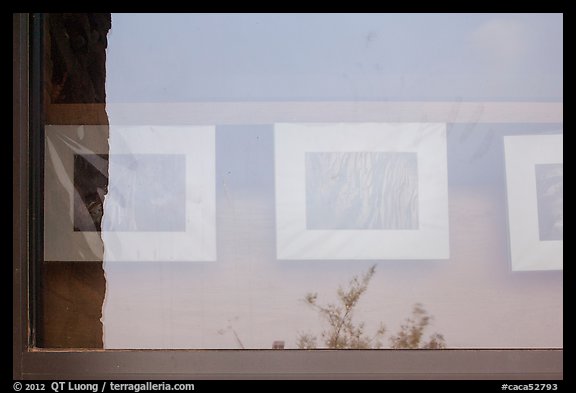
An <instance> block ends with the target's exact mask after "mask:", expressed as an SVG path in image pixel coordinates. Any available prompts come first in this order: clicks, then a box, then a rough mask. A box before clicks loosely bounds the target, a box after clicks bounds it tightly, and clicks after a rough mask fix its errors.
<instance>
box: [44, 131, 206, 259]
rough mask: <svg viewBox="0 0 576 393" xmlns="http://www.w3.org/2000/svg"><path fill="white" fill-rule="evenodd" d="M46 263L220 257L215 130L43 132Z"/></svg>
mask: <svg viewBox="0 0 576 393" xmlns="http://www.w3.org/2000/svg"><path fill="white" fill-rule="evenodd" d="M44 225H45V231H44V234H45V249H44V258H45V260H47V261H90V260H97V261H98V260H103V259H105V260H106V261H212V260H215V259H216V229H215V226H216V224H215V129H214V127H209V126H205V127H166V126H162V127H161V126H138V127H136V126H129V127H118V126H110V127H108V126H46V163H45V223H44Z"/></svg>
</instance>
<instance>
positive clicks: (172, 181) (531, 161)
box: [36, 14, 563, 349]
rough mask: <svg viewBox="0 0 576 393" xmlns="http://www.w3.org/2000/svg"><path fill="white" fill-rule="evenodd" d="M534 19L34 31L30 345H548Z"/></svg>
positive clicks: (553, 310) (149, 23) (335, 20)
mask: <svg viewBox="0 0 576 393" xmlns="http://www.w3.org/2000/svg"><path fill="white" fill-rule="evenodd" d="M562 28H563V18H562V15H560V14H432V15H420V14H410V15H405V14H240V15H229V14H217V15H216V14H214V15H213V14H185V15H175V14H49V15H47V17H46V44H45V51H44V52H45V53H44V56H45V62H44V64H45V68H44V102H45V104H44V115H45V122H44V125H45V127H44V134H43V137H44V147H45V153H44V172H43V173H44V184H43V193H44V195H43V202H44V250H43V261H41V262H42V263H41V268H40V269H39V271H38V275H39V279H40V280H39V281H40V282H39V286H38V288H39V289H40V291H39V292H38V296H39V302H38V303H37V307H38V310H37V311H38V313H39V315H40V318H39V319H38V326H37V327H36V335H37V341H36V342H37V344H38V346H39V347H42V348H105V349H272V348H274V349H296V348H336V349H349V348H354V349H357V348H374V349H376V348H383V349H386V348H392V349H399V348H429V349H441V348H452V349H453V348H506V349H512V348H562V346H563V341H562V336H563V328H562V325H563V324H562V319H563V313H562V307H563V297H562V289H563V288H562V277H563V273H562V266H563V255H562V244H563V157H562V151H563V149H562V145H563V139H562V138H563V118H562V103H563V88H562V86H563V52H562V47H563V36H562Z"/></svg>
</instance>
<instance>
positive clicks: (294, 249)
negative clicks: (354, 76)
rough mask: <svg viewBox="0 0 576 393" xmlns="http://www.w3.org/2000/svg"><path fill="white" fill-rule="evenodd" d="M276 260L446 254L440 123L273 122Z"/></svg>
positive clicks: (417, 257) (445, 196)
mask: <svg viewBox="0 0 576 393" xmlns="http://www.w3.org/2000/svg"><path fill="white" fill-rule="evenodd" d="M274 137H275V157H276V161H275V171H276V242H277V257H278V259H283V260H284V259H285V260H296V259H299V260H301V259H310V260H318V259H414V260H421V259H446V258H448V257H449V251H450V247H449V238H448V235H449V233H448V180H447V160H446V125H445V124H443V123H442V124H440V123H390V124H374V123H358V124H348V123H341V124H327V123H314V124H276V125H275V133H274Z"/></svg>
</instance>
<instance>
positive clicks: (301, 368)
mask: <svg viewBox="0 0 576 393" xmlns="http://www.w3.org/2000/svg"><path fill="white" fill-rule="evenodd" d="M35 17H38V15H30V14H13V277H12V278H13V378H14V379H280V378H281V379H500V380H503V379H506V380H512V379H521V380H522V379H523V380H526V379H533V380H536V379H538V380H544V379H562V378H563V350H561V349H538V350H532V349H513V350H507V349H498V350H485V349H476V350H468V349H461V350H457V349H456V350H451V349H445V350H345V351H338V350H313V351H306V350H282V351H278V350H132V351H126V350H123V351H116V350H106V351H104V350H74V349H71V350H58V351H56V350H44V349H39V348H37V347H35V345H34V342H33V341H31V337H33V334H32V329H31V326H33V324H32V323H31V317H32V318H33V313H31V312H30V310H33V304H34V302H35V295H34V294H32V295H29V294H30V292H29V291H30V289H32V286H33V280H34V276H33V275H30V274H29V273H30V271H31V270H32V271H33V268H32V267H33V264H34V263H35V261H37V258H38V254H37V253H38V250H37V249H35V244H36V241H35V240H34V239H35V237H37V236H40V234H39V233H38V231H37V230H34V227H35V228H38V222H37V219H41V217H35V214H34V209H36V208H37V202H38V201H36V202H35V199H34V198H31V196H32V195H34V194H33V190H34V188H35V187H38V186H39V185H38V184H36V183H37V182H38V181H41V179H40V180H39V178H38V174H37V172H39V171H38V170H36V171H34V170H33V169H34V165H36V163H37V162H38V160H37V159H34V158H35V157H36V156H35V154H38V150H37V149H38V148H39V147H38V146H37V144H38V142H37V141H36V142H31V137H34V135H31V133H30V129H31V128H32V127H35V126H37V125H38V124H39V123H38V122H39V121H40V113H39V112H38V111H39V103H40V102H41V101H39V100H40V96H39V92H38V91H36V92H34V91H32V90H31V88H35V89H38V88H39V87H38V86H33V84H34V83H33V81H32V80H31V78H30V75H31V74H30V71H32V72H33V73H34V72H39V71H38V70H40V68H38V67H39V65H38V64H37V63H33V64H31V63H30V59H31V52H32V50H34V49H35V45H38V44H39V40H38V39H37V42H36V43H34V45H32V44H33V43H32V38H33V37H32V36H33V34H31V32H30V27H31V20H32V21H34V20H35V19H34V18H35ZM32 23H34V24H40V25H41V23H38V22H32ZM35 28H37V26H36V27H35ZM36 49H37V48H36ZM32 75H34V74H32ZM35 93H36V94H37V95H35ZM30 97H32V101H30ZM35 144H36V146H35ZM31 147H32V149H33V150H31V149H30V148H31Z"/></svg>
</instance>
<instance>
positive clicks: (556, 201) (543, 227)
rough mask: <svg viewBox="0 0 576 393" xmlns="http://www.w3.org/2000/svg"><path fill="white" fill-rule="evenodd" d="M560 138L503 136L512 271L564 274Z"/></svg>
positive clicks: (561, 144) (561, 142)
mask: <svg viewBox="0 0 576 393" xmlns="http://www.w3.org/2000/svg"><path fill="white" fill-rule="evenodd" d="M562 147H563V136H562V135H561V134H552V135H516V136H505V137H504V152H505V158H506V186H507V198H508V227H509V248H510V259H511V268H512V270H514V271H528V270H562V269H563V239H564V198H563V191H564V190H563V188H564V169H563V149H562Z"/></svg>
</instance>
